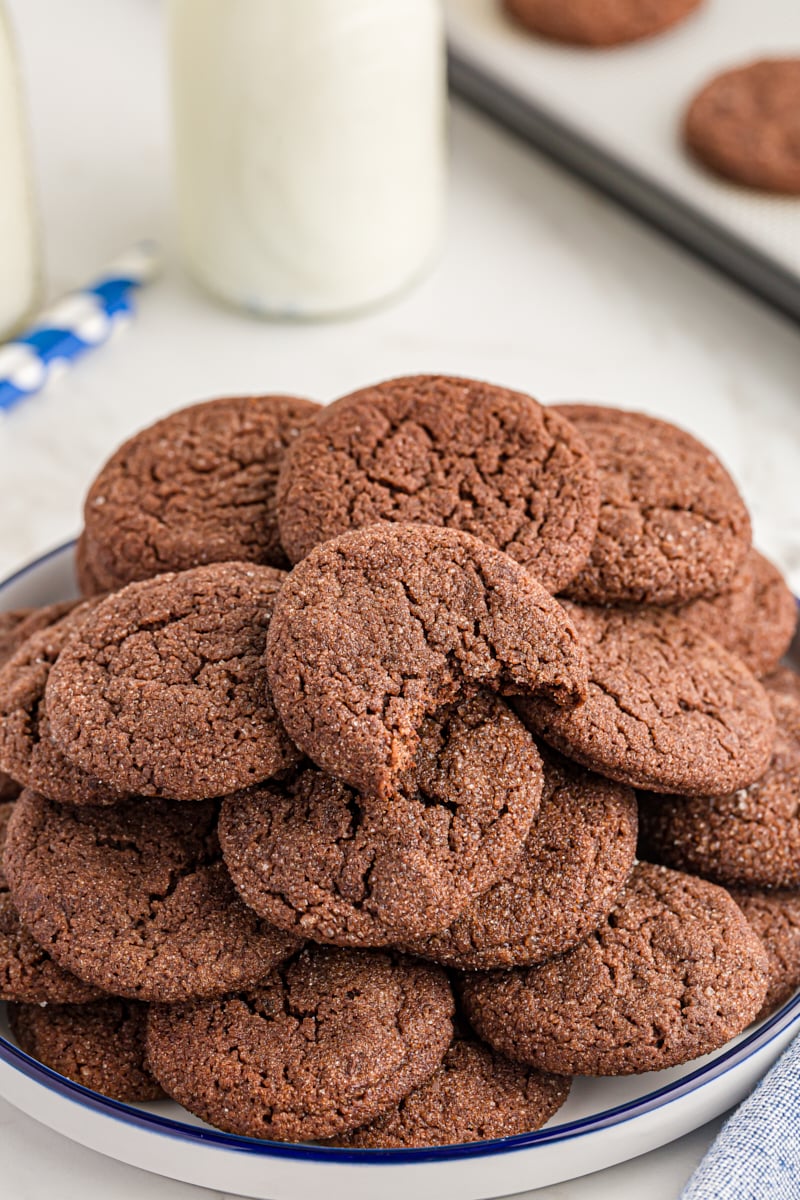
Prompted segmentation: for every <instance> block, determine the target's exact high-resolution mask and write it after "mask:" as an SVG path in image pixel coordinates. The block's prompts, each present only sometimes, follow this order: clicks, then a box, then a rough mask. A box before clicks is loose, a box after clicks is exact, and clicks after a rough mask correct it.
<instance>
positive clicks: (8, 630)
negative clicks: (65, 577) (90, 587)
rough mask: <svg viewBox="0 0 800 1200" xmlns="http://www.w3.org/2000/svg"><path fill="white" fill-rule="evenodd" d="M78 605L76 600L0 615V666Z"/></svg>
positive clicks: (19, 609)
mask: <svg viewBox="0 0 800 1200" xmlns="http://www.w3.org/2000/svg"><path fill="white" fill-rule="evenodd" d="M78 603H79V601H78V600H65V601H63V602H61V603H58V604H45V605H44V607H42V608H18V609H15V610H14V611H13V612H6V613H0V666H2V665H3V663H6V662H8V660H9V659H10V658H11V656H12V654H16V652H17V650H19V648H20V646H21V645H22V644H23V643H24V642H26V641H27V640H28V638H29V637H31V635H32V634H34V633H38V632H39V630H40V629H49V627H50V626H51V625H55V624H57V623H58V622H59V621H60V620H61V619H62V617H65V616H66V615H67V613H69V612H72V610H73V608H75V606H76V605H77V604H78Z"/></svg>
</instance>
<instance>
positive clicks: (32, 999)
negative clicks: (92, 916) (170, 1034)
mask: <svg viewBox="0 0 800 1200" xmlns="http://www.w3.org/2000/svg"><path fill="white" fill-rule="evenodd" d="M13 811H14V805H13V804H9V803H6V804H0V1000H9V1001H11V1000H19V1001H22V1002H23V1003H27V1004H69V1003H73V1002H74V1003H76V1004H83V1003H86V1002H88V1001H89V1000H96V999H98V998H99V997H100V996H101V995H102V993H101V992H100V991H99V990H98V989H97V988H93V987H91V986H90V985H89V984H87V983H84V982H83V981H82V980H80V979H78V978H76V976H75V975H72V974H70V973H69V972H68V971H64V970H62V968H61V967H59V966H57V965H56V963H54V962H53V960H52V958H50V956H49V955H48V954H47V953H46V952H45V951H44V950H43V949H42V947H41V946H40V945H39V944H38V942H35V941H34V939H33V938H32V937H31V935H30V934H29V933H28V931H27V929H24V928H23V926H22V922H21V921H20V919H19V913H18V912H17V910H16V908H15V907H14V904H13V902H12V900H11V897H10V896H9V894H8V881H7V879H6V876H5V870H4V869H3V851H4V849H5V842H6V831H7V829H8V823H9V820H10V819H11V814H12V812H13Z"/></svg>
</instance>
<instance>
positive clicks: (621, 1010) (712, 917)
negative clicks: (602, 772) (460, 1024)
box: [460, 863, 768, 1075]
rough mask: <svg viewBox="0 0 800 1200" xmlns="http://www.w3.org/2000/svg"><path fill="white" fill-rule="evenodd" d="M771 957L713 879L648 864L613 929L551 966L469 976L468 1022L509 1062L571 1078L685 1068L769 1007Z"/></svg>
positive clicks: (612, 920) (465, 992)
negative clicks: (708, 880)
mask: <svg viewBox="0 0 800 1200" xmlns="http://www.w3.org/2000/svg"><path fill="white" fill-rule="evenodd" d="M767 970H768V968H767V956H766V952H765V950H764V948H763V946H762V944H761V942H760V941H759V939H758V937H757V936H756V934H755V933H754V931H753V929H752V928H751V927H750V925H749V924H748V922H747V920H746V918H745V916H744V914H743V913H742V911H741V909H740V908H739V907H738V906H737V905H736V904H735V903H734V901H733V900H732V899H731V897H730V896H729V895H728V893H727V892H726V891H725V890H724V889H723V888H720V887H716V886H715V885H714V884H712V883H707V882H706V881H705V880H702V879H695V878H693V877H691V876H689V875H683V874H681V873H679V872H677V871H670V870H668V869H667V868H665V867H657V866H653V865H651V864H649V863H639V864H637V866H636V867H635V868H634V870H633V874H632V875H631V878H630V881H629V882H628V884H627V885H626V887H625V890H624V891H623V893H622V895H621V896H620V899H619V902H618V903H617V905H616V907H615V908H614V909H613V910H612V912H611V913H610V914H609V917H608V919H607V920H606V922H605V923H604V924H603V925H602V926H601V927H600V929H598V930H596V931H595V932H594V933H593V934H591V935H590V936H589V937H588V938H587V939H586V941H585V942H583V943H581V945H580V946H577V947H576V948H575V949H574V950H572V951H571V952H570V953H569V954H566V955H564V956H563V957H562V958H558V959H555V960H553V961H552V962H548V963H544V964H543V965H542V966H539V967H527V968H523V969H521V970H520V969H517V970H513V971H502V972H501V971H495V972H491V973H488V974H476V975H465V976H463V977H462V978H461V980H460V991H461V995H462V999H463V1002H464V1006H465V1011H466V1014H467V1017H468V1018H469V1020H470V1022H471V1024H472V1025H473V1026H474V1027H475V1029H476V1030H477V1032H478V1033H479V1034H480V1036H481V1037H482V1038H484V1039H485V1040H486V1041H488V1042H489V1043H490V1044H491V1045H493V1046H494V1047H495V1048H496V1049H497V1050H499V1051H500V1052H501V1053H503V1054H507V1055H508V1056H509V1058H514V1059H518V1060H519V1061H521V1062H526V1063H529V1064H530V1065H531V1066H535V1067H538V1068H539V1069H540V1070H544V1071H554V1072H556V1073H562V1074H565V1075H628V1074H634V1073H639V1072H641V1071H658V1070H661V1069H663V1068H664V1067H670V1066H677V1065H678V1064H680V1063H684V1062H688V1061H689V1060H691V1059H693V1058H697V1057H699V1056H700V1055H701V1054H707V1053H709V1052H710V1051H712V1050H714V1049H716V1048H717V1047H718V1046H722V1045H724V1043H725V1042H727V1041H729V1040H730V1039H731V1038H732V1037H734V1036H735V1035H736V1034H737V1033H740V1032H741V1030H742V1029H744V1028H745V1027H746V1026H747V1025H748V1024H749V1023H750V1022H751V1021H752V1020H753V1019H754V1018H755V1016H756V1014H757V1013H758V1012H759V1010H760V1008H761V1006H762V1004H763V1002H764V997H765V995H766V991H767Z"/></svg>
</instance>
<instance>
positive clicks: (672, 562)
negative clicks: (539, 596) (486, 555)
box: [555, 404, 751, 605]
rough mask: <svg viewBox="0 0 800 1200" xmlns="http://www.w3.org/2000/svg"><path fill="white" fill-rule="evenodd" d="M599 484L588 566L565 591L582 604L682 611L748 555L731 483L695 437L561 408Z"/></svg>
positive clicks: (586, 408) (607, 413)
mask: <svg viewBox="0 0 800 1200" xmlns="http://www.w3.org/2000/svg"><path fill="white" fill-rule="evenodd" d="M555 408H556V411H557V412H559V413H561V414H562V415H563V416H565V417H566V418H567V419H568V420H570V421H571V422H572V423H573V424H574V425H575V426H576V428H577V429H578V432H579V433H581V434H582V436H583V437H584V439H585V440H586V444H587V445H588V447H589V450H590V452H591V453H592V455H593V457H594V460H595V463H596V465H597V469H598V472H599V476H600V519H599V524H598V530H597V537H596V538H595V542H594V545H593V547H592V551H591V555H590V558H589V562H588V564H587V566H586V567H584V568H583V570H582V571H581V572H580V573H579V574H578V575H577V576H576V578H575V579H573V581H572V582H571V583H570V584H569V586H568V587H567V588H566V589H565V592H566V594H567V595H569V596H570V597H571V598H572V599H573V600H580V601H582V602H583V603H585V604H621V603H636V604H658V605H666V604H683V603H686V602H687V601H688V600H693V599H695V598H696V597H697V596H714V595H716V594H717V593H718V592H720V591H722V590H723V589H724V588H725V587H726V586H727V584H728V583H729V581H730V580H731V579H732V578H733V576H734V575H735V573H736V572H737V571H738V570H739V569H740V567H741V566H742V564H743V563H744V560H745V558H746V556H747V552H748V550H749V549H750V542H751V530H750V517H749V515H748V512H747V508H746V507H745V504H744V501H743V500H742V498H741V496H740V495H739V492H738V490H737V488H736V485H735V483H734V482H733V480H732V479H731V477H730V475H729V474H728V472H727V471H726V470H725V468H724V467H723V466H722V464H721V463H720V462H719V460H718V459H717V458H716V457H715V456H714V455H713V454H712V452H711V451H710V450H709V449H708V448H707V447H706V446H704V445H703V444H702V443H701V442H699V441H697V439H696V438H694V437H692V435H691V434H689V433H686V432H685V431H684V430H683V429H679V428H678V427H677V426H676V425H671V424H669V423H668V422H666V421H659V420H657V419H656V418H655V417H648V416H646V415H645V414H644V413H637V412H627V411H623V410H621V409H615V408H602V407H600V406H597V405H589V404H559V405H556V406H555Z"/></svg>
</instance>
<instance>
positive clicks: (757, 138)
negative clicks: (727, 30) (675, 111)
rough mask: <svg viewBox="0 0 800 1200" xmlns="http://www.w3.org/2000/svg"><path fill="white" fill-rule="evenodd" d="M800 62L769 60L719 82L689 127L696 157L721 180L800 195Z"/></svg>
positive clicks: (691, 115)
mask: <svg viewBox="0 0 800 1200" xmlns="http://www.w3.org/2000/svg"><path fill="white" fill-rule="evenodd" d="M799 113H800V58H774V59H763V60H762V61H760V62H753V63H748V64H747V65H746V66H743V67H737V68H735V69H734V70H731V71H725V72H724V73H723V74H721V75H717V76H715V77H714V78H713V79H712V80H711V82H710V83H707V84H706V86H705V87H704V88H703V89H702V90H701V91H700V92H699V93H698V94H697V95H696V96H695V98H694V100H693V101H692V103H691V105H690V107H689V111H688V112H687V114H686V118H685V122H684V137H685V139H686V144H687V146H688V147H689V149H690V151H691V152H692V153H693V154H694V155H695V156H696V157H697V158H698V159H699V160H700V162H702V163H703V165H704V166H706V167H709V168H710V169H711V170H712V171H714V172H716V174H717V175H722V176H723V177H724V178H725V179H732V180H733V181H734V182H735V183H744V184H746V185H747V186H748V187H754V188H761V189H763V190H764V191H768V192H783V193H786V194H788V195H793V196H796V195H800V153H798V145H799V144H800V116H798V114H799Z"/></svg>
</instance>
